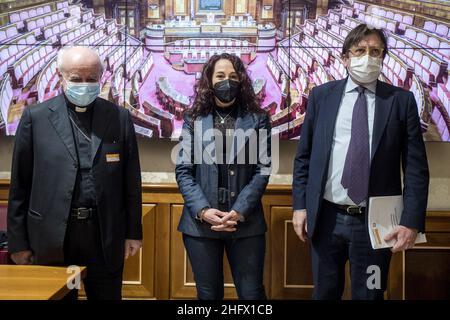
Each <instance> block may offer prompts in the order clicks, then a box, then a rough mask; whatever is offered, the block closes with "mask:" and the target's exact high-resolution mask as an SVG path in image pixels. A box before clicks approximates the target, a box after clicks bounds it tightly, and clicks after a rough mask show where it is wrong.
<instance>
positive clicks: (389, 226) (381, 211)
mask: <svg viewBox="0 0 450 320" xmlns="http://www.w3.org/2000/svg"><path fill="white" fill-rule="evenodd" d="M402 212H403V196H389V197H372V198H370V199H369V215H368V218H367V223H368V227H369V234H370V242H371V243H372V248H373V249H382V248H391V247H393V246H394V243H395V239H393V240H391V241H388V242H386V241H384V237H385V236H386V235H387V234H388V233H390V232H391V231H392V230H394V228H395V227H396V226H397V225H398V224H399V223H400V218H401V215H402ZM425 242H427V239H426V237H425V234H424V233H418V234H417V238H416V242H415V243H425Z"/></svg>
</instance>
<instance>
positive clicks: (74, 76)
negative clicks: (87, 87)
mask: <svg viewBox="0 0 450 320" xmlns="http://www.w3.org/2000/svg"><path fill="white" fill-rule="evenodd" d="M58 73H59V74H60V75H62V76H63V77H64V78H66V79H67V80H70V81H74V82H76V81H78V82H94V81H98V80H99V79H100V77H101V76H102V74H103V64H102V62H101V60H100V57H99V55H98V53H97V52H96V51H94V50H92V49H90V48H88V47H71V48H63V49H61V50H60V51H59V52H58Z"/></svg>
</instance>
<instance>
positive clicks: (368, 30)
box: [342, 24, 388, 58]
mask: <svg viewBox="0 0 450 320" xmlns="http://www.w3.org/2000/svg"><path fill="white" fill-rule="evenodd" d="M369 34H376V35H378V36H379V37H380V39H381V42H382V43H383V47H384V51H383V58H384V57H385V56H386V55H387V53H388V47H387V39H386V34H385V33H384V31H383V29H377V28H372V27H369V26H368V25H367V24H360V25H358V26H357V27H355V28H354V29H353V30H352V31H350V32H349V33H348V35H347V37H346V38H345V40H344V45H343V46H342V56H345V55H346V54H347V53H348V51H349V50H350V48H351V47H353V46H354V45H357V44H358V43H360V42H361V40H362V39H363V38H364V37H365V36H368V35H369Z"/></svg>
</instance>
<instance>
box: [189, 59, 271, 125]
mask: <svg viewBox="0 0 450 320" xmlns="http://www.w3.org/2000/svg"><path fill="white" fill-rule="evenodd" d="M221 59H226V60H228V61H230V62H231V64H232V65H233V67H234V70H235V71H236V73H237V74H238V77H239V81H240V83H241V92H240V94H239V95H238V96H237V98H236V100H237V103H238V104H239V106H240V108H241V111H244V112H251V113H264V112H265V111H264V110H263V109H261V107H260V104H259V102H258V100H257V97H256V94H255V91H254V90H253V86H252V81H251V79H250V77H249V75H248V74H247V70H246V69H245V65H244V63H243V62H242V60H241V59H239V58H238V57H237V56H234V55H231V54H228V53H222V54H220V55H213V56H212V57H211V58H210V59H209V60H208V62H207V63H206V64H205V65H204V66H203V70H202V76H201V78H200V80H199V81H198V83H197V84H196V88H195V98H194V103H193V105H192V108H190V109H189V110H187V111H186V112H187V113H188V115H190V116H191V119H192V120H193V121H194V120H196V119H197V118H198V117H199V116H202V117H204V116H206V115H208V114H209V113H210V112H211V111H212V110H213V108H214V105H215V100H214V89H213V85H212V77H213V74H214V67H215V65H216V63H217V61H219V60H221Z"/></svg>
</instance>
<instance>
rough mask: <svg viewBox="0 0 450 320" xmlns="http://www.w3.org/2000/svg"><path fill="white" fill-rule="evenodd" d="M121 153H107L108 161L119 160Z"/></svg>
mask: <svg viewBox="0 0 450 320" xmlns="http://www.w3.org/2000/svg"><path fill="white" fill-rule="evenodd" d="M119 161H120V154H119V153H107V154H106V162H119Z"/></svg>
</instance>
